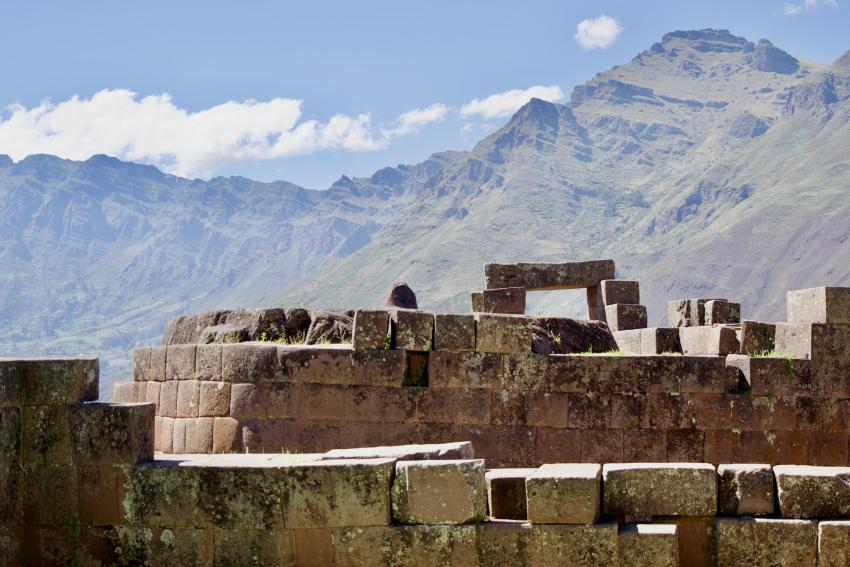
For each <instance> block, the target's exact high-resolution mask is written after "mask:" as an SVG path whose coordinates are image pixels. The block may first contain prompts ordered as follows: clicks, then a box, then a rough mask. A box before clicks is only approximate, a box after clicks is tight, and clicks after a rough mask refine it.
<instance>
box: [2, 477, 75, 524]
mask: <svg viewBox="0 0 850 567" xmlns="http://www.w3.org/2000/svg"><path fill="white" fill-rule="evenodd" d="M20 478H21V480H22V483H21V485H20V487H21V494H22V497H23V498H22V507H23V524H24V525H41V526H62V525H67V524H75V523H76V522H78V521H79V499H78V494H79V491H78V489H77V467H75V466H71V465H49V464H34V465H23V467H22V476H21V477H20ZM13 482H14V481H13Z"/></svg>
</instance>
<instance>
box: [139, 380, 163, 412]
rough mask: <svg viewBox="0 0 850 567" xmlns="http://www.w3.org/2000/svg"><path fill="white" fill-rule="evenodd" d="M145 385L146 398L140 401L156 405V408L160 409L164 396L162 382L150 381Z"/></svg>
mask: <svg viewBox="0 0 850 567" xmlns="http://www.w3.org/2000/svg"><path fill="white" fill-rule="evenodd" d="M144 384H145V390H144V396H143V397H142V399H140V400H138V401H139V402H144V403H146V404H154V405H155V406H157V407H159V398H160V395H161V394H162V382H153V381H148V382H144Z"/></svg>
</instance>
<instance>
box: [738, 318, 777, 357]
mask: <svg viewBox="0 0 850 567" xmlns="http://www.w3.org/2000/svg"><path fill="white" fill-rule="evenodd" d="M774 348H776V325H774V324H773V323H759V322H758V321H750V320H747V319H745V320H744V321H743V322H742V323H741V354H758V353H762V352H770V351H772V350H773V349H774Z"/></svg>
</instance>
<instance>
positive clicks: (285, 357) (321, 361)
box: [276, 345, 405, 387]
mask: <svg viewBox="0 0 850 567" xmlns="http://www.w3.org/2000/svg"><path fill="white" fill-rule="evenodd" d="M277 354H278V370H277V372H278V376H279V377H278V378H276V380H283V381H288V382H298V383H304V382H315V383H320V384H340V383H342V384H349V385H375V386H396V387H397V386H399V385H401V383H402V379H403V378H404V370H405V353H404V351H401V350H362V351H357V350H351V349H350V348H346V347H345V346H336V345H328V346H324V347H290V346H280V347H278V352H277Z"/></svg>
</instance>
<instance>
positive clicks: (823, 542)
mask: <svg viewBox="0 0 850 567" xmlns="http://www.w3.org/2000/svg"><path fill="white" fill-rule="evenodd" d="M847 565H850V522H818V567H846V566H847Z"/></svg>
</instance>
